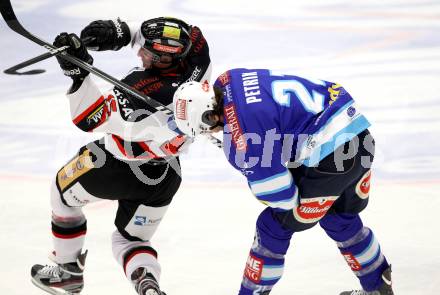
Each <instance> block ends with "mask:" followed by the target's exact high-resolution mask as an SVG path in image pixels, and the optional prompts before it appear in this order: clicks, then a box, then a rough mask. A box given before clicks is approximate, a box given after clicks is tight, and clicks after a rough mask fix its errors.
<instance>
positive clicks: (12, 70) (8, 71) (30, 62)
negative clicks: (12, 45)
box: [3, 52, 54, 75]
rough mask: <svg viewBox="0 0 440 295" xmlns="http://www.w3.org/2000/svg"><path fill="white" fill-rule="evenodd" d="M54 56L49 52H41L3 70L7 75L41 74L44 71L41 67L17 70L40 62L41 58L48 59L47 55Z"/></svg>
mask: <svg viewBox="0 0 440 295" xmlns="http://www.w3.org/2000/svg"><path fill="white" fill-rule="evenodd" d="M52 56H54V54H52V53H51V52H46V53H43V54H41V55H39V56H37V57H34V58H32V59H30V60H27V61H24V62H22V63H19V64H18V65H15V66H13V67H10V68H9V69H6V70H4V71H3V72H4V73H5V74H9V75H35V74H41V73H44V72H45V71H46V70H43V69H36V70H30V71H25V72H19V71H18V70H21V69H22V68H25V67H27V66H30V65H33V64H35V63H37V62H40V61H42V60H45V59H48V58H49V57H52Z"/></svg>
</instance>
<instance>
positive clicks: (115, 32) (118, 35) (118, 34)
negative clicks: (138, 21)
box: [81, 18, 131, 51]
mask: <svg viewBox="0 0 440 295" xmlns="http://www.w3.org/2000/svg"><path fill="white" fill-rule="evenodd" d="M87 37H94V38H95V41H93V42H91V43H90V44H87V47H88V48H90V49H91V50H97V51H104V50H119V49H121V48H122V47H124V46H127V45H128V44H129V43H130V40H131V36H130V29H129V27H128V25H127V24H126V23H125V22H123V21H121V20H120V19H119V18H118V19H116V20H97V21H94V22H92V23H90V24H89V25H88V26H87V27H85V28H84V29H83V30H82V31H81V39H84V38H87Z"/></svg>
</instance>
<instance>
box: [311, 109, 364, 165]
mask: <svg viewBox="0 0 440 295" xmlns="http://www.w3.org/2000/svg"><path fill="white" fill-rule="evenodd" d="M369 126H370V123H369V122H368V121H367V119H366V118H365V117H364V116H363V115H361V116H360V117H358V118H357V119H356V120H354V121H353V122H351V123H350V125H348V126H347V127H345V128H344V129H342V130H340V131H339V132H338V133H336V134H334V136H333V138H332V139H330V140H329V141H327V142H325V143H324V144H322V145H320V146H319V147H317V148H316V149H314V151H313V153H312V154H311V155H310V156H309V157H308V159H305V160H304V162H303V164H304V165H305V166H308V167H311V166H315V165H317V164H318V162H319V161H321V160H322V159H324V158H325V157H326V156H328V155H330V154H331V153H333V152H334V150H335V149H336V148H337V147H339V146H341V145H343V144H344V143H346V142H348V141H350V140H352V139H353V138H354V137H355V136H356V135H358V134H359V133H361V132H362V131H364V130H365V129H367V128H368V127H369Z"/></svg>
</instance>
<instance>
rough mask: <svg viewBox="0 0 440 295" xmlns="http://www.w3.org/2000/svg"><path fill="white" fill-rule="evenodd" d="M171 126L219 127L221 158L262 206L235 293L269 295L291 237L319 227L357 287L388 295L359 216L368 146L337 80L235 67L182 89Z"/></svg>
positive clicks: (387, 281) (376, 249)
mask: <svg viewBox="0 0 440 295" xmlns="http://www.w3.org/2000/svg"><path fill="white" fill-rule="evenodd" d="M173 103H174V108H175V116H176V122H177V125H178V127H179V129H180V130H181V131H183V132H184V133H186V134H188V135H191V136H196V135H198V134H201V133H207V132H208V133H209V132H216V131H220V130H223V129H224V130H223V131H224V152H225V154H226V157H227V158H228V160H229V162H230V163H231V164H232V166H233V167H235V168H236V169H238V170H239V171H241V172H242V174H243V175H244V176H245V177H246V178H247V181H248V185H249V188H250V189H251V191H252V193H253V194H254V195H255V197H256V198H257V200H259V201H260V202H262V203H263V204H265V205H267V208H266V209H265V210H263V212H261V214H260V215H259V217H258V220H257V223H256V233H255V238H254V243H253V245H252V248H251V250H250V254H249V257H248V260H247V263H246V267H245V271H244V275H243V280H242V283H241V288H240V291H239V295H256V294H264V295H267V294H269V293H270V292H271V290H272V288H273V286H274V285H275V284H276V283H277V282H278V281H279V279H280V278H281V276H282V274H283V269H284V256H285V254H286V252H287V249H288V247H289V244H290V240H291V238H292V235H293V233H295V232H299V231H303V230H307V229H309V228H311V227H313V226H314V225H316V224H317V223H319V225H320V226H321V227H322V228H323V229H324V231H325V232H326V233H327V235H328V236H329V237H330V238H331V239H333V240H334V241H335V242H336V245H337V247H338V248H339V250H340V252H341V254H342V255H343V257H344V258H345V260H346V261H347V263H348V265H349V266H350V268H351V270H352V271H353V272H354V274H355V275H356V276H357V277H358V279H359V281H360V284H361V286H362V290H355V291H345V292H342V293H341V295H350V294H352V295H354V294H357V295H391V294H393V290H392V286H391V267H390V265H389V263H388V261H387V260H386V258H385V256H384V255H383V253H382V251H381V248H380V246H379V243H378V241H377V239H376V238H375V236H374V234H373V232H372V230H371V229H369V228H368V227H366V226H364V225H363V223H362V221H361V218H360V217H359V212H361V211H362V210H363V209H364V208H365V207H366V206H367V203H368V196H369V190H370V177H371V171H370V166H371V163H372V161H373V156H374V140H373V138H372V136H371V135H370V133H369V131H368V129H367V128H368V127H369V126H370V124H369V122H368V121H367V119H366V118H365V117H364V116H363V115H362V114H361V113H360V112H359V110H358V107H357V106H356V103H355V102H354V100H353V99H352V97H351V96H350V94H349V93H348V92H347V91H345V89H344V88H343V87H342V86H340V85H338V84H335V83H331V82H327V81H322V80H309V79H304V78H301V77H297V76H288V75H285V76H280V75H273V74H272V73H271V72H270V71H269V70H264V69H258V70H250V69H232V70H229V71H227V72H226V73H224V74H222V75H221V76H219V77H218V78H217V80H216V81H215V83H214V87H211V86H209V85H207V84H201V83H198V82H190V83H186V84H183V85H181V87H180V88H179V89H178V90H177V91H176V93H175V95H174V100H173Z"/></svg>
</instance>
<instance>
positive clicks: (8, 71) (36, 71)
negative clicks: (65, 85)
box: [3, 37, 95, 75]
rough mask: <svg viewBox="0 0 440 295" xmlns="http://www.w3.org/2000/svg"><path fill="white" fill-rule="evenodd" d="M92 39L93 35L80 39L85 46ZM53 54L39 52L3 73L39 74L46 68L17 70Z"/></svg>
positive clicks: (63, 48) (65, 47)
mask: <svg viewBox="0 0 440 295" xmlns="http://www.w3.org/2000/svg"><path fill="white" fill-rule="evenodd" d="M94 40H95V38H94V37H87V38H84V39H82V41H83V42H84V45H86V46H87V45H88V44H90V43H91V42H93V41H94ZM67 48H69V47H68V46H64V47H61V48H60V49H62V50H61V51H64V50H66V49H67ZM55 55H56V53H55V52H46V53H43V54H41V55H39V56H37V57H34V58H32V59H29V60H26V61H24V62H22V63H19V64H18V65H15V66H13V67H10V68H9V69H6V70H4V71H3V72H4V73H5V74H9V75H35V74H41V73H44V72H46V70H43V69H35V70H30V71H26V72H19V71H18V70H21V69H23V68H25V67H28V66H30V65H33V64H35V63H37V62H40V61H43V60H45V59H48V58H50V57H52V56H55Z"/></svg>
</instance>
